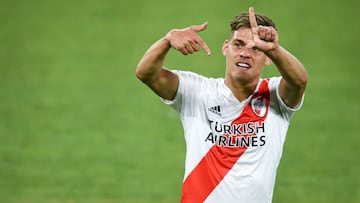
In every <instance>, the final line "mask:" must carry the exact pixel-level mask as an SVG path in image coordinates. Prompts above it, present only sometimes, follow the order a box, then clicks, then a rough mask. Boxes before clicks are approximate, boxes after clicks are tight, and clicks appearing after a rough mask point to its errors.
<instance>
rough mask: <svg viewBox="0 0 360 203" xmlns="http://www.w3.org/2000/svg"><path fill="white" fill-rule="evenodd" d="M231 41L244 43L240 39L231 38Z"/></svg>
mask: <svg viewBox="0 0 360 203" xmlns="http://www.w3.org/2000/svg"><path fill="white" fill-rule="evenodd" d="M231 41H233V42H239V43H243V44H245V41H244V40H241V39H232V40H231Z"/></svg>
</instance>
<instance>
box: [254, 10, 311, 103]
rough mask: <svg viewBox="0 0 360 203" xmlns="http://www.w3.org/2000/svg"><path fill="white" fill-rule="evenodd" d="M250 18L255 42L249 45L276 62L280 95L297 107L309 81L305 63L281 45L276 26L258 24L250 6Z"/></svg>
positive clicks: (286, 101)
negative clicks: (279, 75)
mask: <svg viewBox="0 0 360 203" xmlns="http://www.w3.org/2000/svg"><path fill="white" fill-rule="evenodd" d="M249 20H250V25H251V31H252V34H253V44H250V45H249V46H254V47H257V48H258V49H260V50H262V51H263V52H264V53H265V54H266V55H267V56H268V57H269V58H270V59H271V60H272V61H273V62H274V64H275V65H276V67H277V68H278V70H279V72H280V74H281V76H282V79H281V82H280V87H279V94H280V97H281V98H282V99H283V101H284V102H285V103H286V104H287V105H288V106H290V107H296V106H297V105H298V104H299V103H300V102H301V99H302V96H303V94H304V91H305V87H306V83H307V73H306V70H305V68H304V66H303V64H302V63H301V62H300V61H299V60H298V59H297V58H296V57H295V56H293V55H292V54H291V53H290V52H288V51H287V50H285V49H284V48H283V47H281V46H280V45H279V43H278V34H277V32H276V30H275V28H273V27H264V26H258V25H257V23H256V18H255V12H254V8H253V7H250V8H249Z"/></svg>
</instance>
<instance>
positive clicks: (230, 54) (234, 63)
mask: <svg viewBox="0 0 360 203" xmlns="http://www.w3.org/2000/svg"><path fill="white" fill-rule="evenodd" d="M249 43H252V33H251V30H250V28H240V29H238V30H237V31H235V32H234V33H233V36H232V37H231V39H230V41H229V40H226V41H225V42H224V45H223V48H222V52H223V55H224V56H225V57H226V74H225V81H227V82H230V83H240V84H244V83H245V84H248V83H257V82H258V80H259V78H260V75H261V72H262V69H263V67H264V66H265V65H268V64H270V63H271V60H270V59H269V58H268V57H267V56H266V55H265V54H264V53H263V52H262V51H259V50H257V49H256V48H251V47H247V45H248V44H249Z"/></svg>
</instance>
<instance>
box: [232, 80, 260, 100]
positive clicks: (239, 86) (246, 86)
mask: <svg viewBox="0 0 360 203" xmlns="http://www.w3.org/2000/svg"><path fill="white" fill-rule="evenodd" d="M258 81H259V80H254V81H252V82H250V83H249V82H238V81H232V80H229V79H227V78H225V85H226V86H228V87H229V88H230V90H231V92H232V93H233V95H234V96H235V97H236V98H237V99H238V100H239V101H240V102H242V101H244V100H245V99H247V98H248V97H249V96H250V95H251V94H253V93H254V91H255V89H256V86H257V84H258Z"/></svg>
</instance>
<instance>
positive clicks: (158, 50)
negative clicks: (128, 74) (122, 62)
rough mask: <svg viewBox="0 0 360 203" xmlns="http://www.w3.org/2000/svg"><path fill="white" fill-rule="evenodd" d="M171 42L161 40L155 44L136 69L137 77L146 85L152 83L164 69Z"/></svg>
mask: <svg viewBox="0 0 360 203" xmlns="http://www.w3.org/2000/svg"><path fill="white" fill-rule="evenodd" d="M170 48H171V46H170V42H169V41H168V40H167V39H165V38H161V39H160V40H158V41H157V42H155V43H154V44H153V45H152V46H151V47H150V48H149V49H148V50H147V51H146V52H145V54H144V56H143V57H142V58H141V60H140V62H139V64H138V65H137V69H136V77H137V78H139V79H140V80H141V81H143V82H144V83H150V82H151V81H153V80H154V79H155V78H156V77H157V76H158V74H159V72H160V70H161V68H162V67H163V64H164V61H165V57H166V54H167V53H168V52H169V50H170Z"/></svg>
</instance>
